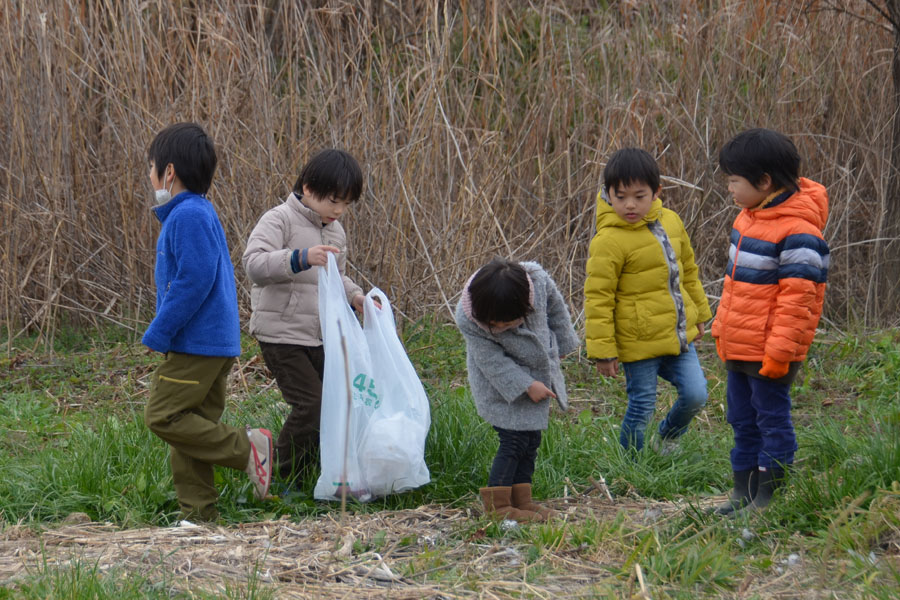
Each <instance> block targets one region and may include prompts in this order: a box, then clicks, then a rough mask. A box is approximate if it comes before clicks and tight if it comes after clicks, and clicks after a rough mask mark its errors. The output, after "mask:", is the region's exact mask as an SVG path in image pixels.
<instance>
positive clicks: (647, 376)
mask: <svg viewBox="0 0 900 600" xmlns="http://www.w3.org/2000/svg"><path fill="white" fill-rule="evenodd" d="M622 368H623V369H624V370H625V391H626V392H627V393H628V409H627V410H626V411H625V418H624V419H623V420H622V429H621V432H620V434H619V443H620V444H622V446H623V447H624V448H626V449H628V448H634V449H635V450H640V449H641V448H643V447H644V430H645V429H646V428H647V424H648V423H649V422H650V419H651V418H652V417H653V412H654V411H655V410H656V383H657V377H662V378H663V379H665V380H666V381H668V382H669V383H671V384H672V385H674V386H675V389H676V390H677V391H678V398H677V400H675V404H673V405H672V409H671V410H670V411H669V414H667V415H666V418H665V419H664V420H663V421H662V423H660V424H659V435H660V437H662V438H665V439H673V438H677V437H678V436H680V435H682V434H683V433H684V432H685V431H687V428H688V425H689V424H690V422H691V419H693V418H694V415H696V414H697V413H699V412H700V410H701V409H702V408H703V407H704V405H706V376H705V375H704V374H703V368H702V367H701V366H700V359H698V358H697V351H696V350H695V349H694V345H693V344H690V345H689V346H688V349H687V351H686V352H682V353H681V354H678V355H676V356H657V357H655V358H647V359H644V360H636V361H634V362H628V363H622Z"/></svg>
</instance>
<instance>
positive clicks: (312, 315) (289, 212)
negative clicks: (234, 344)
mask: <svg viewBox="0 0 900 600" xmlns="http://www.w3.org/2000/svg"><path fill="white" fill-rule="evenodd" d="M322 244H324V245H327V246H335V247H337V248H340V251H341V252H340V254H338V255H337V262H338V268H339V269H340V271H341V273H343V272H344V267H345V266H346V264H347V236H346V234H345V233H344V228H343V227H341V224H340V223H338V222H337V221H334V222H332V223H329V224H328V225H324V226H323V225H322V219H321V218H320V217H319V215H318V214H316V212H315V211H313V210H312V209H311V208H309V207H308V206H305V205H304V204H303V203H301V202H300V200H299V198H298V197H297V196H295V195H294V194H293V193H291V194H290V195H288V197H287V199H285V201H284V203H283V204H280V205H278V206H276V207H275V208H273V209H271V210H269V211H268V212H266V214H264V215H263V216H262V218H260V220H259V222H258V223H257V224H256V227H254V228H253V232H252V233H251V234H250V239H248V240H247V249H246V250H245V251H244V256H243V261H242V262H243V264H244V270H245V271H246V272H247V276H248V277H250V281H252V282H253V286H252V287H251V289H250V307H251V308H252V311H253V312H252V314H251V316H250V334H251V335H253V336H254V337H256V339H258V340H260V341H262V342H269V343H272V344H297V345H300V346H320V345H321V344H322V339H321V336H322V331H321V329H320V327H319V267H313V268H311V269H307V270H306V271H300V272H299V273H294V272H293V271H292V270H291V253H292V252H293V251H294V249H295V248H299V249H300V250H303V248H311V247H312V246H319V245H322ZM343 279H344V290H345V291H346V292H347V301H348V302H350V301H351V300H352V299H353V297H354V296H356V295H357V294H362V293H363V291H362V289H361V288H360V287H359V286H358V285H356V284H355V283H353V281H352V280H351V279H350V278H349V277H347V276H346V275H344V277H343Z"/></svg>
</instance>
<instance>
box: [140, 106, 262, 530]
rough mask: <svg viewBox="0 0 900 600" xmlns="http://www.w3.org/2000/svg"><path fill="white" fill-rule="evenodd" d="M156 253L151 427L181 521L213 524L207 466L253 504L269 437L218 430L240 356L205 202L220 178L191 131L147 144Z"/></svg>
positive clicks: (229, 285) (218, 228)
mask: <svg viewBox="0 0 900 600" xmlns="http://www.w3.org/2000/svg"><path fill="white" fill-rule="evenodd" d="M148 158H149V161H150V183H151V184H152V185H153V189H154V191H155V195H156V207H155V208H154V209H153V211H154V213H155V214H156V216H157V218H158V219H159V220H160V222H161V223H162V229H161V230H160V232H159V239H158V240H157V243H156V268H155V272H154V276H155V280H156V316H155V317H154V319H153V321H151V323H150V326H149V327H147V331H146V332H145V333H144V337H143V340H142V341H143V343H144V344H145V345H146V346H147V347H149V348H150V349H152V350H156V351H157V352H161V353H163V354H164V355H165V358H164V359H163V362H162V363H160V365H159V366H158V367H157V368H156V370H155V371H154V373H153V378H152V383H151V388H150V398H149V399H148V400H147V406H146V407H145V409H144V422H145V423H146V424H147V427H148V428H149V429H150V430H151V431H152V432H153V433H154V434H156V435H157V436H158V437H160V438H161V439H162V440H163V441H165V442H166V443H167V444H169V447H170V463H171V466H172V480H173V482H174V484H175V494H176V496H177V497H178V504H179V505H180V507H181V518H182V519H190V520H199V521H214V520H216V519H217V518H218V511H217V509H216V500H217V499H218V493H217V492H216V487H215V480H214V479H213V465H222V466H225V467H231V468H234V469H240V470H242V471H246V472H247V474H248V475H249V476H250V480H251V481H252V482H253V485H254V493H255V495H256V497H257V498H260V499H261V498H264V497H265V496H266V493H267V492H268V489H269V483H270V482H271V478H272V469H271V465H270V462H271V460H270V458H271V454H272V435H271V433H269V431H267V430H265V429H251V428H249V427H247V428H246V431H245V430H244V429H238V428H235V427H232V426H230V425H225V424H224V423H220V422H219V418H220V417H221V416H222V412H223V411H224V410H225V387H226V380H227V378H228V373H229V371H231V366H232V365H233V364H234V360H235V357H236V356H238V355H239V354H240V352H241V338H240V322H239V317H238V306H237V290H236V288H235V283H234V267H233V266H232V265H231V254H230V253H229V251H228V243H227V242H226V240H225V231H224V230H223V229H222V224H221V223H220V222H219V217H218V215H217V214H216V210H215V208H214V207H213V205H212V203H211V202H210V201H209V200H207V199H206V192H207V190H209V186H210V183H211V182H212V177H213V173H214V172H215V169H216V151H215V147H214V146H213V142H212V139H210V137H209V136H207V135H206V132H205V131H203V129H202V128H201V127H200V126H199V125H197V124H195V123H177V124H175V125H170V126H169V127H167V128H165V129H163V130H162V131H161V132H160V133H159V134H158V135H157V136H156V138H155V139H154V140H153V142H152V143H151V144H150V149H149V151H148Z"/></svg>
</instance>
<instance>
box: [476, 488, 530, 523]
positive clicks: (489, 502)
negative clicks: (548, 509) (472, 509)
mask: <svg viewBox="0 0 900 600" xmlns="http://www.w3.org/2000/svg"><path fill="white" fill-rule="evenodd" d="M478 491H479V492H480V493H481V501H482V502H483V503H484V512H485V514H486V515H488V516H490V517H491V518H492V519H510V520H513V521H518V522H520V523H527V522H530V521H540V520H542V519H541V515H539V514H538V513H536V512H532V511H530V510H522V509H519V508H516V507H514V506H512V504H511V503H510V495H511V494H512V488H510V487H509V486H497V487H483V488H481V489H479V490H478Z"/></svg>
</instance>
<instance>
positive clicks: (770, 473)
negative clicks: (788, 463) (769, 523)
mask: <svg viewBox="0 0 900 600" xmlns="http://www.w3.org/2000/svg"><path fill="white" fill-rule="evenodd" d="M758 479H759V485H758V486H757V488H756V491H755V492H754V493H753V494H751V496H752V497H753V500H752V501H751V502H750V504H748V505H747V506H745V507H744V508H742V509H741V510H738V511H735V512H734V516H735V517H738V516H742V515H745V514H750V513H755V512H762V511H764V510H765V509H766V507H767V506H769V503H770V502H771V501H772V495H773V494H774V493H775V490H777V489H778V488H780V487H781V486H782V484H784V469H782V468H781V467H769V468H768V469H766V470H762V469H760V470H759V477H758Z"/></svg>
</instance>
